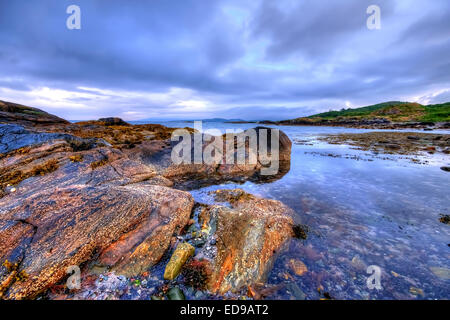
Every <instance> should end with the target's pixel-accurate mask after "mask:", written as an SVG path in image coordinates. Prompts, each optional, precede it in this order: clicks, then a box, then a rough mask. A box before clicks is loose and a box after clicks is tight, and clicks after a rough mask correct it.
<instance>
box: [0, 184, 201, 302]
mask: <svg viewBox="0 0 450 320" xmlns="http://www.w3.org/2000/svg"><path fill="white" fill-rule="evenodd" d="M8 198H9V199H8V200H6V201H5V200H4V199H5V198H4V199H2V200H0V217H1V218H2V219H8V220H11V221H19V220H20V221H27V224H30V225H33V226H35V228H36V233H35V235H34V238H33V242H32V243H31V244H30V246H29V248H27V250H26V252H25V256H24V258H23V260H22V262H21V264H20V267H19V269H18V272H21V271H23V272H25V273H26V274H27V275H29V277H28V279H27V280H25V281H21V282H18V281H16V282H14V283H13V284H12V285H11V287H10V288H9V289H8V290H7V291H6V293H5V298H7V299H23V298H32V297H34V296H36V295H37V294H39V293H40V292H43V291H44V290H45V289H47V288H48V287H49V286H51V285H52V284H55V283H57V282H59V281H61V280H62V279H64V277H65V276H66V268H67V267H69V266H72V265H77V266H79V265H80V264H82V263H83V262H85V261H88V260H90V259H92V258H93V257H94V255H95V253H96V252H102V251H103V250H106V251H105V253H104V255H103V257H105V256H108V257H110V259H109V262H110V265H112V266H114V265H116V264H118V268H120V269H121V270H129V269H133V272H139V271H142V270H144V269H145V268H146V267H149V266H151V265H152V264H153V263H155V262H157V261H158V260H159V258H160V257H161V255H162V253H163V252H164V251H165V250H166V249H167V247H168V246H169V244H170V238H171V236H172V234H173V233H176V232H177V230H179V229H181V228H182V227H183V226H184V225H185V224H186V223H187V222H188V220H189V215H190V212H191V209H192V206H193V200H192V198H191V196H190V195H189V194H188V193H186V192H183V191H177V190H173V189H169V188H166V187H160V186H124V187H111V186H102V187H95V188H93V187H87V186H83V185H78V186H72V187H67V188H62V189H55V190H53V191H52V192H42V193H39V192H36V193H34V194H33V195H32V196H30V197H29V198H28V199H22V198H20V197H19V198H16V199H15V198H11V197H8ZM136 246H137V247H136ZM135 247H136V249H134V251H132V250H130V248H135ZM112 248H115V249H112ZM118 248H119V249H118ZM120 249H124V250H123V251H121V250H120ZM114 252H115V253H120V256H119V257H117V258H116V257H115V256H114ZM128 252H132V253H131V255H129V256H127V254H126V253H128ZM108 253H109V254H108ZM123 257H125V258H126V259H128V261H130V264H129V265H128V266H127V267H125V268H122V267H121V264H120V263H118V262H119V259H120V258H123ZM114 259H115V260H114ZM122 261H123V260H122Z"/></svg>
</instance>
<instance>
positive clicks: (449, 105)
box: [421, 102, 450, 122]
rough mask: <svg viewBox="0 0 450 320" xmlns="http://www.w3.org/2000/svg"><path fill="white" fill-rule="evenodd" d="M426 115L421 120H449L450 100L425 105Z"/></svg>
mask: <svg viewBox="0 0 450 320" xmlns="http://www.w3.org/2000/svg"><path fill="white" fill-rule="evenodd" d="M425 111H426V115H425V116H424V117H423V118H422V119H421V120H422V121H432V122H441V121H443V122H446V121H450V102H446V103H442V104H433V105H428V106H425Z"/></svg>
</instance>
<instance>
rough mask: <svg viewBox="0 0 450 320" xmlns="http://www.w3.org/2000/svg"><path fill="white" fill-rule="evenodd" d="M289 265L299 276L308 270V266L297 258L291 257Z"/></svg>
mask: <svg viewBox="0 0 450 320" xmlns="http://www.w3.org/2000/svg"><path fill="white" fill-rule="evenodd" d="M289 267H290V268H291V270H292V271H294V273H295V274H296V275H298V276H302V275H304V274H305V273H306V272H308V268H307V267H306V265H305V264H304V263H303V262H302V261H300V260H297V259H290V260H289Z"/></svg>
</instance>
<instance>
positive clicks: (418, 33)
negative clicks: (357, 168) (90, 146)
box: [0, 0, 450, 121]
mask: <svg viewBox="0 0 450 320" xmlns="http://www.w3.org/2000/svg"><path fill="white" fill-rule="evenodd" d="M70 5H78V6H79V7H80V10H81V29H79V30H69V29H68V28H67V27H66V20H67V19H68V18H69V16H70V14H67V13H66V9H67V7H68V6H70ZM370 5H377V6H379V8H380V13H381V14H380V22H381V28H380V29H372V30H371V29H369V28H368V27H367V23H366V21H367V19H368V18H369V17H370V16H371V15H370V14H368V13H367V12H366V11H367V8H368V7H369V6H370ZM0 100H5V101H10V102H16V103H21V104H25V105H28V106H32V107H37V108H41V109H43V110H45V111H47V112H50V113H53V114H56V115H58V116H61V117H63V118H66V119H69V120H87V119H97V118H100V117H106V116H117V117H121V118H123V119H125V120H128V121H131V120H141V119H206V118H215V117H221V118H228V119H237V118H239V119H244V120H265V119H268V120H280V119H291V118H296V117H300V116H306V115H311V114H314V113H317V112H322V111H328V110H330V109H341V108H349V107H350V108H354V107H361V106H365V105H370V104H374V103H380V102H385V101H391V100H396V101H397V100H399V101H414V102H419V103H423V104H431V103H442V102H447V101H450V1H448V0H433V1H427V0H341V1H324V0H223V1H222V0H146V1H142V0H109V1H101V0H14V1H6V0H0Z"/></svg>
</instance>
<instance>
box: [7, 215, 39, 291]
mask: <svg viewBox="0 0 450 320" xmlns="http://www.w3.org/2000/svg"><path fill="white" fill-rule="evenodd" d="M34 232H35V228H34V227H33V226H32V225H30V224H28V223H25V222H20V221H8V220H0V243H1V246H0V298H1V297H2V295H3V293H4V291H6V289H8V287H9V286H10V285H11V284H12V283H13V282H14V281H22V280H23V279H22V278H23V277H24V276H25V275H24V273H22V275H20V272H19V271H18V270H19V267H20V264H21V262H22V260H23V258H24V255H25V250H26V249H27V248H28V246H29V245H30V243H31V240H32V239H33V236H34Z"/></svg>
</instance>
